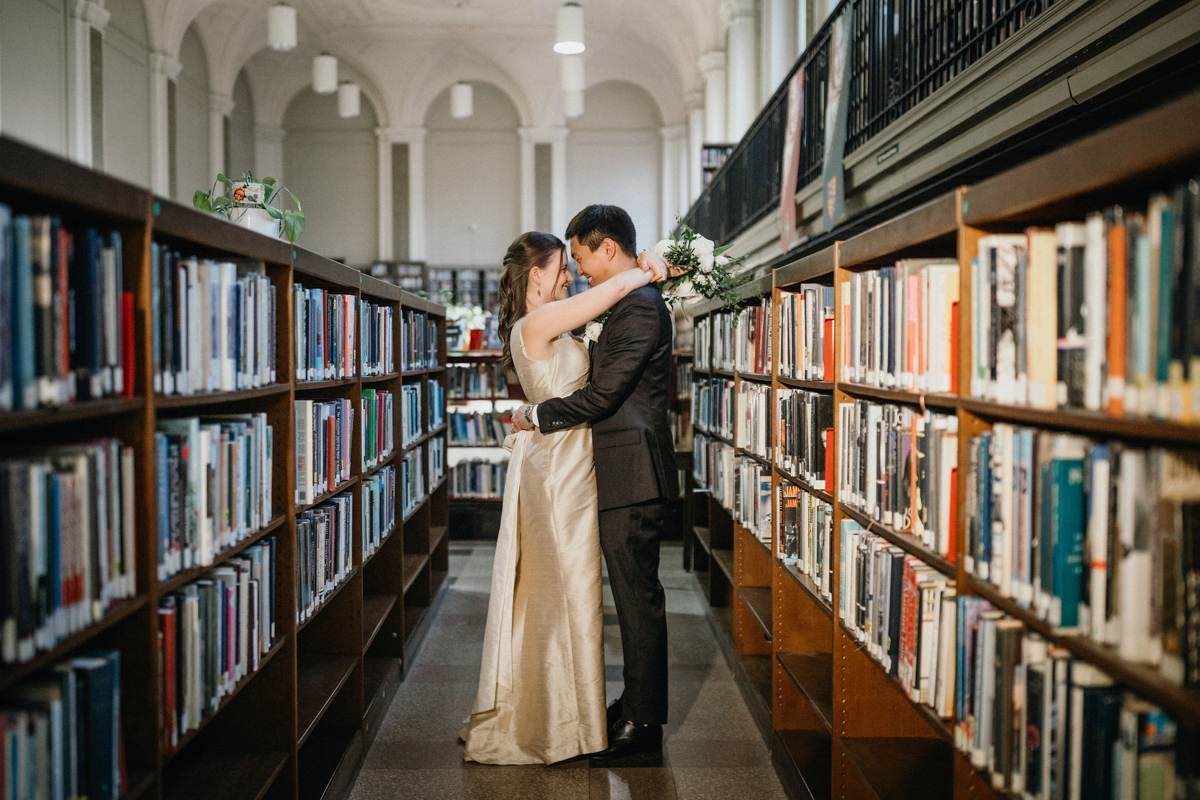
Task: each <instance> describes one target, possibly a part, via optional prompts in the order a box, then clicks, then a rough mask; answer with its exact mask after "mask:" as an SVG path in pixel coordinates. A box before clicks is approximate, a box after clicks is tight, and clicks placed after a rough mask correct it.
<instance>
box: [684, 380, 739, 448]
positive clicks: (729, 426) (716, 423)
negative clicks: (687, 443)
mask: <svg viewBox="0 0 1200 800" xmlns="http://www.w3.org/2000/svg"><path fill="white" fill-rule="evenodd" d="M733 383H734V382H733V381H731V380H728V379H726V378H713V379H711V380H707V381H697V382H696V384H695V386H694V387H693V389H692V419H694V420H696V427H697V428H698V429H699V430H702V431H706V432H708V433H712V434H715V435H717V436H724V437H725V438H726V439H732V438H733V413H734V409H733Z"/></svg>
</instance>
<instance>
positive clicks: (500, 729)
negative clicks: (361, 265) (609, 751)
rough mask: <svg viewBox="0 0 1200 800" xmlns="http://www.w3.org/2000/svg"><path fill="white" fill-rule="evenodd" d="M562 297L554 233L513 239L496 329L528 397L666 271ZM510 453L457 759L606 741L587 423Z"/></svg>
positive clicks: (580, 363)
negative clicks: (585, 335)
mask: <svg viewBox="0 0 1200 800" xmlns="http://www.w3.org/2000/svg"><path fill="white" fill-rule="evenodd" d="M639 265H640V268H631V269H628V270H626V271H624V272H621V273H619V274H617V275H616V276H614V277H613V278H611V279H610V280H607V281H605V282H603V283H602V284H600V285H598V286H595V287H593V288H592V289H590V290H588V291H586V292H582V293H580V294H577V295H575V296H574V297H567V286H568V285H569V284H570V283H571V282H572V281H573V278H572V276H571V273H570V271H569V270H568V269H567V250H566V247H565V245H564V244H563V242H562V241H561V240H559V239H558V237H556V236H553V235H551V234H548V233H538V232H531V233H525V234H522V235H521V236H519V237H518V238H517V239H516V241H514V242H513V243H512V244H511V245H510V246H509V248H508V252H507V253H506V254H505V256H504V274H503V275H502V276H501V278H500V305H501V309H500V338H501V340H502V341H503V343H504V363H505V365H506V366H512V367H514V368H515V369H516V372H517V376H518V377H519V378H520V380H521V386H522V387H523V388H524V390H525V393H526V395H527V396H528V398H529V400H530V402H532V403H540V402H543V401H545V400H549V399H550V398H553V397H564V396H566V395H568V394H570V393H571V392H573V391H575V390H576V389H579V388H580V387H582V386H583V385H584V384H586V383H587V380H588V367H589V363H588V362H589V357H588V347H587V344H586V343H585V342H584V341H582V340H581V339H578V338H575V337H574V336H572V335H571V334H570V332H571V331H573V330H576V329H578V328H580V327H582V326H584V325H585V324H587V323H588V322H589V321H591V320H593V319H595V318H596V317H598V316H600V315H601V314H603V313H604V312H606V311H608V310H609V309H610V308H612V306H613V305H615V304H616V303H617V302H618V301H619V300H621V298H623V297H625V296H626V295H627V294H629V292H631V291H633V290H634V289H638V288H640V287H642V286H646V285H647V284H649V283H651V282H652V281H654V280H658V279H661V278H662V277H665V274H666V273H665V270H666V265H665V263H664V262H662V261H661V259H659V258H658V257H657V256H655V255H654V254H653V253H644V254H643V255H642V256H641V257H640V258H639ZM509 441H510V442H512V455H511V457H510V459H509V462H508V477H507V479H506V482H505V487H504V506H503V512H502V514H501V521H500V536H499V539H498V541H497V544H496V560H495V563H494V565H493V569H492V593H491V600H490V603H489V606H488V616H487V629H486V633H485V637H484V650H483V663H482V667H481V671H480V676H479V691H478V694H477V696H476V699H475V707H474V709H473V711H472V713H471V716H470V719H469V720H468V721H467V724H466V726H465V727H464V728H463V730H462V738H463V741H464V742H465V743H466V746H465V748H464V753H463V755H464V758H465V759H466V760H468V761H477V762H480V763H485V764H551V763H554V762H557V761H563V760H565V759H569V758H574V757H576V756H580V755H584V754H587V753H596V752H598V751H601V750H604V748H605V747H606V740H607V731H606V728H607V721H606V716H605V706H604V702H605V694H604V690H605V685H604V642H603V624H604V621H603V600H602V595H601V588H600V586H601V584H600V535H599V524H598V512H597V503H596V478H595V465H594V462H593V460H592V432H591V428H590V427H589V426H588V425H579V426H577V427H575V428H572V429H569V430H565V431H562V432H558V433H554V434H551V435H545V436H543V435H542V434H541V433H539V432H537V431H522V432H520V433H518V434H516V435H515V436H510V437H509Z"/></svg>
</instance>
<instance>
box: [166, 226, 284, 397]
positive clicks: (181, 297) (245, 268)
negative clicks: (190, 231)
mask: <svg viewBox="0 0 1200 800" xmlns="http://www.w3.org/2000/svg"><path fill="white" fill-rule="evenodd" d="M150 256H151V273H150V274H151V284H152V285H151V311H152V313H153V314H154V332H153V348H152V349H153V351H154V391H155V392H159V393H162V394H196V393H198V392H217V391H234V390H240V389H251V388H254V387H257V386H267V385H269V384H272V383H274V382H275V377H276V376H275V313H276V310H275V287H274V286H272V285H271V281H270V279H269V278H268V277H267V275H266V272H265V267H264V266H263V264H262V262H248V263H242V264H235V263H233V262H230V261H213V260H211V259H204V258H196V257H194V256H184V255H181V254H180V253H178V252H176V251H174V250H172V249H171V248H170V246H168V245H165V244H160V243H158V242H154V243H153V244H151V247H150Z"/></svg>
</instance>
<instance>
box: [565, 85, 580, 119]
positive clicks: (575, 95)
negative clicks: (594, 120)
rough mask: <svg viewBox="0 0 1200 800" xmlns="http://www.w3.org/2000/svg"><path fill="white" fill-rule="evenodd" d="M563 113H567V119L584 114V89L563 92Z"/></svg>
mask: <svg viewBox="0 0 1200 800" xmlns="http://www.w3.org/2000/svg"><path fill="white" fill-rule="evenodd" d="M563 113H565V114H566V115H567V119H574V118H575V117H582V116H583V92H582V91H579V92H564V93H563Z"/></svg>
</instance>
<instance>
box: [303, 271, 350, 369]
mask: <svg viewBox="0 0 1200 800" xmlns="http://www.w3.org/2000/svg"><path fill="white" fill-rule="evenodd" d="M292 314H293V317H294V324H295V330H294V331H293V332H292V333H293V336H295V343H296V346H295V358H296V380H298V381H330V380H338V379H341V378H353V377H354V376H355V366H356V363H357V361H358V358H357V355H356V350H357V344H358V342H357V338H356V335H357V332H356V331H355V327H356V325H355V321H356V319H357V317H358V297H357V296H356V295H352V294H336V293H334V292H329V291H326V290H325V289H308V288H305V287H304V286H301V285H300V284H298V283H296V284H293V285H292Z"/></svg>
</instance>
